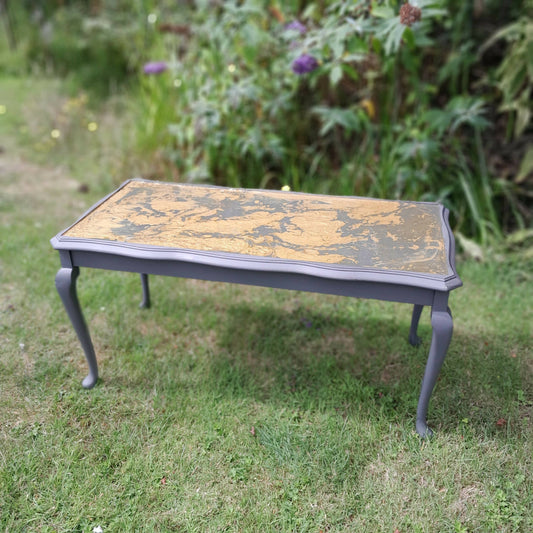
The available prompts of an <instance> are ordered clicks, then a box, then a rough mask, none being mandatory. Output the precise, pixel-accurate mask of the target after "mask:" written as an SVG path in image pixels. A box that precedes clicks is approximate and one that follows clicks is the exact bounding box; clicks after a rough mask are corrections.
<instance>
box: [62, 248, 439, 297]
mask: <svg viewBox="0 0 533 533" xmlns="http://www.w3.org/2000/svg"><path fill="white" fill-rule="evenodd" d="M61 255H62V257H63V260H65V259H66V257H65V256H66V254H64V253H63V254H61ZM68 256H69V260H68V262H69V263H71V264H70V265H68V264H64V266H77V267H89V268H97V269H104V270H117V271H122V272H137V273H140V274H154V275H162V276H173V277H180V278H192V279H199V280H205V281H221V282H227V283H238V284H242V285H256V286H261V287H272V288H276V289H287V290H299V291H306V292H317V293H322V294H333V295H339V296H352V297H356V298H368V299H374V300H385V301H389V302H402V303H410V304H419V305H427V306H431V305H433V301H434V297H435V293H436V292H441V291H437V290H435V289H428V288H423V287H413V286H408V285H400V284H396V283H387V282H383V281H365V280H338V279H332V278H322V277H319V276H313V275H308V274H302V273H292V272H280V271H268V270H250V269H240V268H231V267H227V266H216V265H206V264H202V263H194V262H189V261H177V260H162V259H147V258H135V257H124V256H119V255H114V254H106V253H93V252H84V251H70V252H69V254H68Z"/></svg>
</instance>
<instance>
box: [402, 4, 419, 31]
mask: <svg viewBox="0 0 533 533" xmlns="http://www.w3.org/2000/svg"><path fill="white" fill-rule="evenodd" d="M421 18H422V10H421V9H420V8H419V7H416V6H412V5H411V4H410V3H409V2H406V3H405V4H404V5H403V6H402V7H401V8H400V22H401V23H402V24H404V25H405V26H412V25H413V24H414V23H415V22H418V21H419V20H420V19H421Z"/></svg>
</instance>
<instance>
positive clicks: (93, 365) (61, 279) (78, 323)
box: [56, 267, 98, 389]
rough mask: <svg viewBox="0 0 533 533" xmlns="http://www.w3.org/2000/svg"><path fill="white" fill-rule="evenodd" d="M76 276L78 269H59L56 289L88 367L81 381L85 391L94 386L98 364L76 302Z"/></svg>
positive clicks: (87, 330) (78, 304)
mask: <svg viewBox="0 0 533 533" xmlns="http://www.w3.org/2000/svg"><path fill="white" fill-rule="evenodd" d="M78 275H79V268H78V267H72V268H66V267H63V268H60V269H59V271H58V272H57V275H56V288H57V292H58V293H59V296H61V300H62V301H63V305H64V306H65V310H66V311H67V314H68V317H69V318H70V321H71V322H72V325H73V326H74V330H75V331H76V334H77V335H78V339H79V341H80V343H81V346H82V348H83V351H84V352H85V358H86V359H87V363H88V365H89V374H88V375H87V377H86V378H85V379H84V380H83V381H82V385H83V387H85V388H86V389H91V388H92V387H94V386H95V385H96V381H97V380H98V363H97V362H96V356H95V353H94V348H93V343H92V341H91V336H90V335H89V329H88V328H87V324H86V323H85V319H84V318H83V314H82V312H81V308H80V303H79V301H78V295H77V292H76V279H77V277H78Z"/></svg>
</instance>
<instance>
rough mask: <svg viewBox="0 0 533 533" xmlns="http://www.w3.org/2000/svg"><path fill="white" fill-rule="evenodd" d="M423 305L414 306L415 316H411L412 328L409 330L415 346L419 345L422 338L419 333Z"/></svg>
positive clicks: (411, 341) (410, 338)
mask: <svg viewBox="0 0 533 533" xmlns="http://www.w3.org/2000/svg"><path fill="white" fill-rule="evenodd" d="M422 309H424V306H423V305H419V304H415V306H414V307H413V316H412V318H411V329H410V330H409V342H410V343H411V344H412V345H413V346H418V345H419V344H420V343H421V342H422V339H421V338H420V337H419V336H418V335H417V331H418V322H419V321H420V315H421V314H422Z"/></svg>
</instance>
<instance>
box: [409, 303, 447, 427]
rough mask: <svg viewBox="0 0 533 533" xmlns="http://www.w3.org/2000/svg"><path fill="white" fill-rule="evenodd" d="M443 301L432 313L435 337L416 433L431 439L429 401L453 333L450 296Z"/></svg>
mask: <svg viewBox="0 0 533 533" xmlns="http://www.w3.org/2000/svg"><path fill="white" fill-rule="evenodd" d="M436 299H437V298H436ZM441 299H442V300H443V301H442V302H440V305H438V306H437V305H435V304H434V306H433V308H432V311H431V326H432V327H433V336H432V338H431V346H430V348H429V356H428V360H427V364H426V370H425V373H424V379H423V380H422V389H421V391H420V398H419V400H418V408H417V412H416V431H417V433H418V434H419V435H420V436H421V437H423V438H424V437H430V436H431V435H432V434H433V432H432V431H431V429H429V427H428V425H427V413H428V406H429V399H430V397H431V393H432V392H433V389H434V387H435V383H436V382H437V377H438V375H439V372H440V369H441V367H442V363H443V362H444V358H445V357H446V352H447V351H448V346H449V345H450V341H451V338H452V332H453V320H452V314H451V312H450V309H449V307H447V300H448V294H447V293H446V295H445V297H441ZM442 304H444V306H443V305H442Z"/></svg>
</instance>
